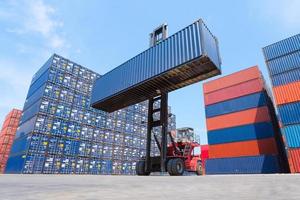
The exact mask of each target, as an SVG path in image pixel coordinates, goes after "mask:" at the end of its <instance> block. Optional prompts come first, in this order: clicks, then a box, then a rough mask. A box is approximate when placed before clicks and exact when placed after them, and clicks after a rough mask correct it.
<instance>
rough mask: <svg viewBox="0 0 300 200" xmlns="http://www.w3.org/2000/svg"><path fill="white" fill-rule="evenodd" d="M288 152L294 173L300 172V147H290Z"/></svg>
mask: <svg viewBox="0 0 300 200" xmlns="http://www.w3.org/2000/svg"><path fill="white" fill-rule="evenodd" d="M288 154H289V163H290V166H292V167H291V168H292V170H291V171H292V173H300V148H297V149H289V151H288Z"/></svg>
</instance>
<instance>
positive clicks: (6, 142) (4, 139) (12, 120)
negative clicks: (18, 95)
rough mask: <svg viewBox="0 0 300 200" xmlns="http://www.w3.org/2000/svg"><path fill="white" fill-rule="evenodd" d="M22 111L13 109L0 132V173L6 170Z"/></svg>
mask: <svg viewBox="0 0 300 200" xmlns="http://www.w3.org/2000/svg"><path fill="white" fill-rule="evenodd" d="M20 118H21V111H20V110H17V109H13V110H12V111H11V112H10V113H8V114H7V116H6V118H5V120H4V123H3V126H2V128H1V133H0V162H1V164H0V173H3V172H4V169H5V166H6V162H7V159H8V155H9V153H10V150H11V146H12V143H13V140H14V137H15V134H16V132H17V127H18V125H19V120H20Z"/></svg>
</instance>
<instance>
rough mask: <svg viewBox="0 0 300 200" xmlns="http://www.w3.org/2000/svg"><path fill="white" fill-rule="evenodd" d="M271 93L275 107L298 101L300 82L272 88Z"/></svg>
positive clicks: (299, 98)
mask: <svg viewBox="0 0 300 200" xmlns="http://www.w3.org/2000/svg"><path fill="white" fill-rule="evenodd" d="M299 79H300V77H299ZM273 92H274V96H275V99H276V104H277V105H281V104H287V103H293V102H296V101H300V81H297V82H293V83H289V84H287V85H281V86H277V87H273Z"/></svg>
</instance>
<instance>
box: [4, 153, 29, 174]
mask: <svg viewBox="0 0 300 200" xmlns="http://www.w3.org/2000/svg"><path fill="white" fill-rule="evenodd" d="M25 157H26V156H25V155H23V154H20V155H16V156H10V157H9V158H8V160H7V163H6V168H5V173H7V174H14V173H21V172H22V169H23V165H24V162H25Z"/></svg>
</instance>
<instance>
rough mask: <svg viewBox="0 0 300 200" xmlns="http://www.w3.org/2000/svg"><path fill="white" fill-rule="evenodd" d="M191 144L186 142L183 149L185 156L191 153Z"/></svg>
mask: <svg viewBox="0 0 300 200" xmlns="http://www.w3.org/2000/svg"><path fill="white" fill-rule="evenodd" d="M191 148H192V146H191V144H186V145H185V147H184V150H183V157H187V156H188V155H190V151H191Z"/></svg>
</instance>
